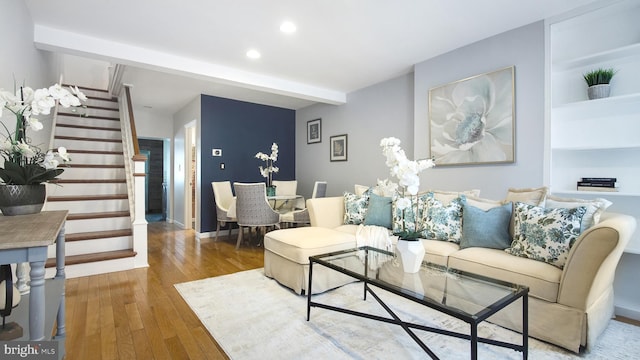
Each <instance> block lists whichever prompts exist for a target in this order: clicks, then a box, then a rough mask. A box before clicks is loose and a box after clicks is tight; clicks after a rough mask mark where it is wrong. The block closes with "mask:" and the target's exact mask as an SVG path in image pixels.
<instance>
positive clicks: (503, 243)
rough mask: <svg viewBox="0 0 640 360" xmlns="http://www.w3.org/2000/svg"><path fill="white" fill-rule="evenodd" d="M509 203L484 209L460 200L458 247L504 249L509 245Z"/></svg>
mask: <svg viewBox="0 0 640 360" xmlns="http://www.w3.org/2000/svg"><path fill="white" fill-rule="evenodd" d="M511 207H512V205H511V203H507V204H504V205H501V206H497V207H494V208H492V209H488V210H484V209H481V208H477V207H475V206H471V205H469V204H468V203H467V201H466V199H463V201H462V239H461V240H460V248H461V249H465V248H468V247H475V246H478V247H486V248H491V249H500V250H504V249H506V248H508V247H509V246H510V245H511V236H510V235H509V223H510V222H511Z"/></svg>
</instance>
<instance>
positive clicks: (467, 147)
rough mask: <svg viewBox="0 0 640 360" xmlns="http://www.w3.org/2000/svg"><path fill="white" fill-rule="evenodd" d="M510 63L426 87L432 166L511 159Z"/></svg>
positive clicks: (513, 92) (513, 68)
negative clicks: (444, 83) (430, 87)
mask: <svg viewBox="0 0 640 360" xmlns="http://www.w3.org/2000/svg"><path fill="white" fill-rule="evenodd" d="M514 73H515V67H514V66H510V67H507V68H504V69H500V70H496V71H493V72H489V73H486V74H481V75H476V76H473V77H470V78H467V79H462V80H458V81H454V82H452V83H449V84H446V85H442V86H439V87H435V88H433V89H430V90H429V125H430V128H429V150H430V156H431V158H433V159H434V160H435V162H436V164H437V165H464V164H490V163H512V162H514V161H515V147H514V133H515V112H514V111H515V110H514V108H515V107H514V101H515V90H514V89H515V88H514Z"/></svg>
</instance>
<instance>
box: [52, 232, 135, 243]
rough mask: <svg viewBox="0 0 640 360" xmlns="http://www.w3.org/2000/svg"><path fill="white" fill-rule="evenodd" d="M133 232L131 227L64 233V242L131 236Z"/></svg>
mask: <svg viewBox="0 0 640 360" xmlns="http://www.w3.org/2000/svg"><path fill="white" fill-rule="evenodd" d="M132 234H133V232H132V230H131V229H118V230H104V231H89V232H81V233H73V234H65V236H64V238H65V241H66V242H72V241H82V240H95V239H106V238H113V237H121V236H131V235H132Z"/></svg>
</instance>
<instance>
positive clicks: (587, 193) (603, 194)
mask: <svg viewBox="0 0 640 360" xmlns="http://www.w3.org/2000/svg"><path fill="white" fill-rule="evenodd" d="M552 193H557V194H566V195H576V197H579V196H580V195H581V196H600V197H607V196H633V197H640V192H625V191H579V190H569V189H554V190H553V191H552Z"/></svg>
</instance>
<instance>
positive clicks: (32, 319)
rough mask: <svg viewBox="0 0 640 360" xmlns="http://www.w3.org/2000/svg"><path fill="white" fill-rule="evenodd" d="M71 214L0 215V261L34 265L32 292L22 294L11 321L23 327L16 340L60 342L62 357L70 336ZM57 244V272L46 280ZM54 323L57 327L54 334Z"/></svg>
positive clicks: (64, 212) (56, 212)
mask: <svg viewBox="0 0 640 360" xmlns="http://www.w3.org/2000/svg"><path fill="white" fill-rule="evenodd" d="M67 213H68V211H66V210H64V211H43V212H41V213H38V214H32V215H18V216H0V264H15V263H21V262H28V263H29V264H30V266H31V271H30V273H29V275H30V277H31V293H30V294H29V295H25V296H23V297H22V299H21V301H20V304H19V305H18V307H16V308H15V309H13V311H12V312H11V315H10V316H9V317H7V322H11V321H15V322H16V323H18V324H20V325H21V326H22V328H23V337H22V338H19V339H16V340H20V341H29V340H34V341H38V340H56V341H58V358H59V359H62V358H63V357H64V354H65V338H66V330H65V287H64V280H65V273H64V257H65V250H64V245H65V244H64V223H65V221H66V219H67ZM54 243H55V244H56V275H55V277H54V278H53V279H48V280H46V281H45V278H44V274H45V270H44V266H45V262H46V261H47V248H48V247H49V245H53V244H54ZM27 302H28V306H27ZM55 320H57V322H55ZM27 322H28V326H27ZM54 322H55V323H56V324H57V326H56V332H55V335H54V336H52V333H53V330H54V329H53V324H54Z"/></svg>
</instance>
